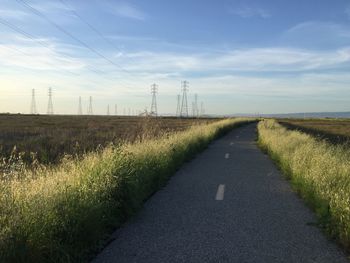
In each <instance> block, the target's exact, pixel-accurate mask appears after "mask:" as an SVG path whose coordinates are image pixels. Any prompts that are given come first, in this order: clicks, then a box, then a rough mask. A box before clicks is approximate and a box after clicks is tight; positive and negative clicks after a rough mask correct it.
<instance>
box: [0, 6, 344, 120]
mask: <svg viewBox="0 0 350 263" xmlns="http://www.w3.org/2000/svg"><path fill="white" fill-rule="evenodd" d="M0 3H1V4H0V34H1V38H0V112H24V113H26V112H28V111H29V108H30V99H31V90H32V89H33V88H35V90H36V97H37V98H36V100H37V108H38V111H39V112H41V113H45V111H46V106H47V99H48V97H47V89H48V87H52V88H53V94H54V100H53V102H54V109H55V112H57V113H64V114H67V113H76V112H77V107H78V97H79V96H81V97H82V100H83V107H84V111H86V108H87V106H88V105H87V101H88V97H89V96H93V99H94V112H95V113H96V114H104V113H106V108H107V105H108V104H109V105H111V107H112V105H113V107H114V104H117V105H118V109H119V113H123V110H124V109H125V111H126V112H128V109H129V108H130V109H131V111H132V110H134V111H137V110H143V109H144V108H146V107H147V108H148V109H149V108H150V105H149V104H150V101H151V95H150V85H151V84H152V83H157V84H158V85H159V93H158V109H159V111H160V112H161V113H174V111H175V110H176V96H177V94H178V93H179V92H180V88H181V87H180V83H181V81H182V80H188V81H189V83H190V86H189V94H188V96H189V102H190V103H189V104H191V101H192V100H193V95H194V93H197V94H198V96H199V101H203V102H204V105H205V109H206V112H207V113H212V114H229V113H257V112H260V113H286V112H310V111H348V110H350V85H349V84H350V74H349V73H348V72H349V69H350V27H349V26H350V2H349V1H345V0H344V1H342V0H336V1H325V0H321V1H320V0H318V1H316V0H308V1H287V0H283V1H282V0H280V1H276V0H274V1H273V0H265V1H261V0H260V1H257V0H256V1H249V0H241V1H235V0H221V1H214V0H212V1H209V0H207V1H203V0H201V1H199V0H187V1H185V0H178V1H164V0H144V1H136V0H134V1H129V0H125V1H118V0H114V1H112V0H100V1H97V0H90V1H81V0H75V1H69V0H62V1H61V0H45V1H44V0H0ZM38 14H39V15H38ZM77 15H78V16H79V17H80V18H82V19H83V20H84V21H85V22H87V23H88V24H89V25H90V26H92V27H93V28H91V27H90V26H89V25H87V24H86V23H84V22H82V21H81V19H80V18H79V17H77ZM56 25H58V27H59V28H60V29H58V28H57V26H56ZM94 29H97V32H96V31H94ZM62 31H64V32H62Z"/></svg>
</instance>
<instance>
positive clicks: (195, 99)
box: [193, 94, 199, 118]
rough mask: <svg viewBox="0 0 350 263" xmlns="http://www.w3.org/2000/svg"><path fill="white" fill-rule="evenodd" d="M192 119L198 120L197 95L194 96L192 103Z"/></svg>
mask: <svg viewBox="0 0 350 263" xmlns="http://www.w3.org/2000/svg"><path fill="white" fill-rule="evenodd" d="M193 108H194V109H193V112H194V113H193V117H196V118H198V116H199V110H198V95H197V94H194V103H193Z"/></svg>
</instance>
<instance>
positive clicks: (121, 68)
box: [16, 0, 129, 73]
mask: <svg viewBox="0 0 350 263" xmlns="http://www.w3.org/2000/svg"><path fill="white" fill-rule="evenodd" d="M16 1H17V2H18V3H19V4H21V5H22V6H24V7H26V8H27V9H28V10H29V11H30V12H31V13H33V14H36V15H37V16H39V17H41V18H43V19H44V20H46V21H47V22H48V23H50V24H51V25H52V26H54V27H55V28H57V29H58V30H59V31H61V32H62V33H64V34H65V35H67V36H68V37H70V38H71V39H73V40H74V41H76V42H78V43H79V44H80V45H82V46H84V47H85V48H87V49H88V50H90V51H91V52H92V53H94V54H95V55H97V56H98V57H100V58H102V59H104V60H105V61H107V62H108V63H110V64H111V65H113V66H115V67H117V68H118V69H120V70H122V71H125V72H127V73H129V72H128V71H127V70H125V69H124V68H123V67H121V66H120V65H118V64H117V63H115V62H114V61H112V60H111V59H109V58H108V57H106V56H105V55H103V54H101V53H100V52H99V51H97V50H96V49H94V48H92V47H91V46H89V45H88V44H87V43H85V42H84V41H82V40H81V39H79V38H77V37H76V36H74V35H73V34H71V33H70V32H68V31H67V30H65V29H64V28H63V27H61V26H60V25H58V24H56V23H55V22H53V21H52V20H51V19H49V18H48V17H47V16H46V15H45V14H43V13H42V12H40V11H39V10H38V9H36V8H34V7H33V6H31V5H30V4H28V3H27V2H25V1H24V0H16Z"/></svg>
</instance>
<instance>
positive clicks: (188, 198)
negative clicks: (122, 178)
mask: <svg viewBox="0 0 350 263" xmlns="http://www.w3.org/2000/svg"><path fill="white" fill-rule="evenodd" d="M255 129H256V125H255V124H251V125H248V126H244V127H242V128H238V129H236V130H233V131H232V132H231V133H229V134H228V135H226V136H225V137H223V138H221V139H219V140H217V141H215V142H213V143H212V144H211V145H210V146H209V148H208V149H207V150H205V151H204V152H203V153H202V154H200V155H198V156H197V157H196V158H195V159H194V160H192V161H191V162H189V163H186V164H185V165H184V166H183V167H182V168H181V169H180V170H179V171H178V172H177V173H176V174H175V175H174V176H173V177H172V178H171V179H170V181H169V183H168V185H167V186H166V187H164V188H163V189H161V190H160V191H159V192H157V193H156V194H155V195H154V196H152V198H150V199H149V200H148V201H147V202H146V203H145V206H144V208H143V209H142V210H141V211H140V213H139V214H138V215H137V216H135V217H134V218H133V219H131V220H130V221H129V222H128V223H127V224H126V225H124V226H123V227H122V228H120V229H119V230H117V231H116V232H115V233H114V235H113V236H114V238H115V240H114V241H113V242H112V243H110V244H109V245H108V246H107V247H106V248H105V249H104V250H103V251H102V253H100V254H99V255H98V256H97V258H96V259H95V260H94V261H93V262H94V263H102V262H116V263H117V262H118V263H119V262H120V263H123V262H127V263H131V262H152V263H156V262H162V263H163V262H166V263H167V262H201V263H202V262H240V263H241V262H259V263H260V262H337V263H338V262H348V261H347V259H346V256H345V255H344V253H343V252H342V251H341V250H340V249H339V248H338V247H337V246H336V245H335V244H334V243H333V242H331V241H329V240H327V238H326V237H325V235H324V234H322V232H321V231H320V230H319V229H318V228H317V227H315V226H312V224H310V223H312V222H315V216H314V215H313V213H312V212H311V211H310V210H309V209H308V208H307V207H306V206H305V205H304V204H303V202H302V200H300V199H299V198H298V197H297V195H296V194H295V193H294V192H292V190H291V188H290V186H289V184H288V182H287V181H286V180H285V179H284V178H283V176H282V175H281V174H280V172H279V171H278V170H277V169H276V167H275V166H274V164H273V163H272V162H271V160H270V159H269V158H268V156H266V155H264V154H263V153H262V152H261V151H260V150H259V149H258V148H257V146H256V144H255V138H256V131H255Z"/></svg>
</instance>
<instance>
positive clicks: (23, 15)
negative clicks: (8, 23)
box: [0, 9, 30, 20]
mask: <svg viewBox="0 0 350 263" xmlns="http://www.w3.org/2000/svg"><path fill="white" fill-rule="evenodd" d="M28 16H30V14H29V13H27V12H24V11H21V10H14V9H0V17H2V18H9V19H16V20H24V19H27V18H28Z"/></svg>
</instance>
